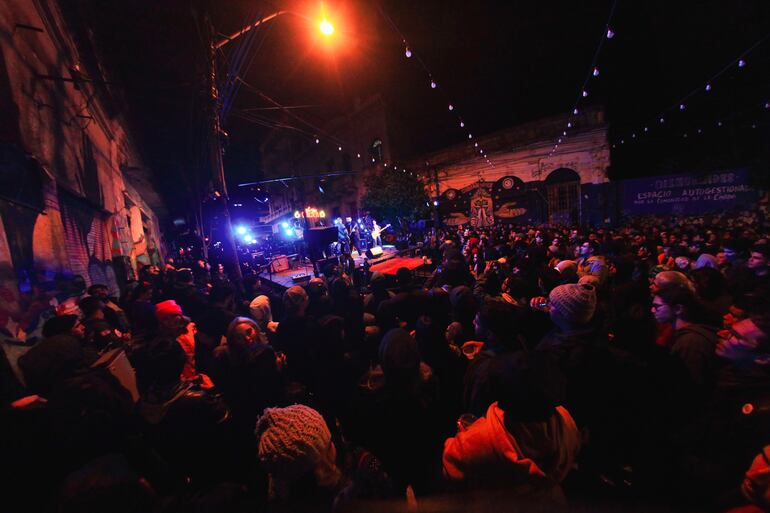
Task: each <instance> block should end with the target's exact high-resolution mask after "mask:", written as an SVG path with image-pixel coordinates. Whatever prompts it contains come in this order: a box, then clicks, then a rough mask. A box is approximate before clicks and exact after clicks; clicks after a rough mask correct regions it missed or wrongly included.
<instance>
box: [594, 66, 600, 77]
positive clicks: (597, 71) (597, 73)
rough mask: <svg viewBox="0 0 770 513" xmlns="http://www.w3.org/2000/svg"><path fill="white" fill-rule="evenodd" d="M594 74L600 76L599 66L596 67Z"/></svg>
mask: <svg viewBox="0 0 770 513" xmlns="http://www.w3.org/2000/svg"><path fill="white" fill-rule="evenodd" d="M593 75H594V76H595V77H598V76H599V68H594V72H593Z"/></svg>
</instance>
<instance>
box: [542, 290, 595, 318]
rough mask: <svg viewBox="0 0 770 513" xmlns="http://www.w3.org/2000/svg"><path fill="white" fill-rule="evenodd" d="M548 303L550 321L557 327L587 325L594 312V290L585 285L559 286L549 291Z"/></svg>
mask: <svg viewBox="0 0 770 513" xmlns="http://www.w3.org/2000/svg"><path fill="white" fill-rule="evenodd" d="M548 301H549V302H550V304H551V319H553V321H554V323H556V325H557V326H559V325H562V324H564V323H566V324H569V325H581V324H587V323H588V322H589V321H590V320H591V319H592V318H593V316H594V312H595V311H596V289H595V288H594V286H593V285H590V284H587V283H583V284H577V283H570V284H567V285H559V286H558V287H556V288H555V289H553V290H552V291H551V293H550V295H549V296H548Z"/></svg>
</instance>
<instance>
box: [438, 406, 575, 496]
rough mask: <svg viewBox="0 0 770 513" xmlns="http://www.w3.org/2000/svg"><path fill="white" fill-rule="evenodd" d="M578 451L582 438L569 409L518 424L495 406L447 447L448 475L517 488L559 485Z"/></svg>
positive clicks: (458, 478)
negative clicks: (507, 422)
mask: <svg viewBox="0 0 770 513" xmlns="http://www.w3.org/2000/svg"><path fill="white" fill-rule="evenodd" d="M579 447H580V435H579V433H578V430H577V426H576V425H575V421H574V420H573V419H572V417H571V416H570V414H569V413H568V412H567V410H566V409H564V408H562V407H561V406H559V407H557V408H556V409H555V411H554V414H553V415H552V416H551V417H550V418H549V419H548V420H547V421H544V422H514V423H509V425H508V426H507V427H506V423H505V413H504V412H503V410H502V409H500V407H499V406H498V404H497V403H496V402H495V403H493V404H492V405H491V406H490V407H489V409H488V410H487V414H486V416H485V417H484V418H481V419H479V420H477V421H476V422H475V423H473V424H472V425H471V426H470V427H469V428H468V429H467V430H465V431H461V432H460V433H458V434H457V436H456V437H454V438H450V439H448V440H447V441H446V442H445V444H444V457H443V463H444V473H445V474H446V475H447V477H449V478H450V479H453V480H473V481H485V482H488V481H489V480H492V481H497V480H505V481H506V482H511V483H515V485H537V484H539V483H541V484H545V483H546V482H555V483H559V482H561V481H562V480H563V479H564V478H565V477H566V475H567V473H568V472H569V470H570V468H571V467H572V465H573V463H574V462H575V458H576V457H577V453H578V450H579Z"/></svg>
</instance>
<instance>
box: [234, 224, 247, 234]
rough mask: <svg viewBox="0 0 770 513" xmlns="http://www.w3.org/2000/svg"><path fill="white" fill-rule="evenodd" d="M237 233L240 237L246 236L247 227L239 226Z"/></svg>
mask: <svg viewBox="0 0 770 513" xmlns="http://www.w3.org/2000/svg"><path fill="white" fill-rule="evenodd" d="M235 233H237V234H238V235H244V234H245V233H246V227H245V226H239V227H237V228H236V229H235Z"/></svg>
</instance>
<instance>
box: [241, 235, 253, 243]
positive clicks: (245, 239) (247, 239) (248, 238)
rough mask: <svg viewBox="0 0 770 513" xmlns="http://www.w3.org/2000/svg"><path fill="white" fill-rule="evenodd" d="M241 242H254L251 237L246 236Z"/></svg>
mask: <svg viewBox="0 0 770 513" xmlns="http://www.w3.org/2000/svg"><path fill="white" fill-rule="evenodd" d="M243 240H244V242H251V241H253V240H254V237H252V236H251V235H246V236H245V237H244V238H243Z"/></svg>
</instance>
